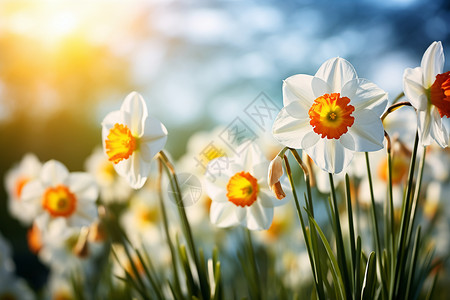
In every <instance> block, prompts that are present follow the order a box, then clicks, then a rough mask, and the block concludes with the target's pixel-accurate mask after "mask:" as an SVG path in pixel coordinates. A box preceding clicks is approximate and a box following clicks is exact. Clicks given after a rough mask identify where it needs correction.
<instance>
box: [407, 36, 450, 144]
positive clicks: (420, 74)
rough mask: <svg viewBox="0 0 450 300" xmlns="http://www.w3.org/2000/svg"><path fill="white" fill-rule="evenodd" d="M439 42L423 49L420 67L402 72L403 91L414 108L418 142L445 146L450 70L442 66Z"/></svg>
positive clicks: (441, 51) (449, 106)
mask: <svg viewBox="0 0 450 300" xmlns="http://www.w3.org/2000/svg"><path fill="white" fill-rule="evenodd" d="M444 63H445V58H444V50H443V49H442V43H441V42H433V43H432V44H431V45H430V46H429V47H428V49H427V51H425V53H424V55H423V57H422V62H421V63H420V67H417V68H414V69H411V68H408V69H406V70H405V72H404V74H403V91H404V92H405V95H406V97H407V98H408V99H409V101H410V102H411V104H412V105H413V106H414V108H415V109H416V110H417V123H418V127H419V128H418V129H419V137H420V143H421V145H422V146H428V145H430V144H431V143H432V142H433V140H435V141H436V142H437V143H438V144H439V146H441V147H442V148H445V147H447V146H448V141H449V126H450V123H449V122H450V121H449V117H450V72H446V73H442V72H443V69H444Z"/></svg>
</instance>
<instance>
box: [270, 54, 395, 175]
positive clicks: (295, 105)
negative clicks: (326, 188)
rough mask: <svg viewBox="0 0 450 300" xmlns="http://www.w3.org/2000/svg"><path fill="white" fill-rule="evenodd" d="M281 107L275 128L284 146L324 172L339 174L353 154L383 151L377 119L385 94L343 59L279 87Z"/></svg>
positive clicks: (385, 101)
mask: <svg viewBox="0 0 450 300" xmlns="http://www.w3.org/2000/svg"><path fill="white" fill-rule="evenodd" d="M283 103H284V107H283V108H282V110H281V111H280V113H279V114H278V116H277V118H276V119H275V122H274V125H273V135H274V137H275V138H276V139H277V140H278V141H279V142H280V143H281V144H283V145H285V146H287V147H291V148H296V149H303V150H304V151H306V153H307V154H308V155H309V156H310V157H311V158H312V159H313V160H314V162H315V163H316V164H317V165H318V166H319V167H320V168H321V169H323V170H324V171H326V172H329V173H340V172H341V171H342V170H343V169H344V168H345V167H346V166H347V165H348V164H349V163H350V162H351V160H352V158H353V154H354V152H369V151H376V150H380V149H382V148H383V138H384V129H383V124H382V122H381V119H380V116H381V114H382V113H383V111H384V109H385V107H386V105H387V94H386V92H384V91H383V90H382V89H380V88H379V87H378V86H376V85H375V84H373V83H371V82H369V81H368V80H366V79H361V78H358V76H357V74H356V71H355V69H354V68H353V66H352V65H351V64H350V63H349V62H348V61H346V60H345V59H342V58H339V57H337V58H333V59H330V60H328V61H326V62H325V63H324V64H322V66H321V67H320V68H319V70H318V71H317V73H316V74H315V75H314V76H310V75H304V74H299V75H294V76H291V77H289V78H287V79H286V80H285V81H284V83H283Z"/></svg>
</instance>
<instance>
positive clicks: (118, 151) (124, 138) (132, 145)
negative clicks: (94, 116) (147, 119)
mask: <svg viewBox="0 0 450 300" xmlns="http://www.w3.org/2000/svg"><path fill="white" fill-rule="evenodd" d="M105 144H106V154H107V155H108V156H109V160H110V161H112V162H113V163H115V164H117V163H119V162H120V161H122V160H124V159H128V158H129V157H130V155H131V154H133V152H134V151H135V150H136V138H135V137H134V136H133V135H132V134H131V131H130V129H129V128H128V127H127V126H126V125H123V124H118V123H116V124H114V127H113V128H111V129H110V130H109V134H108V136H107V138H106V140H105Z"/></svg>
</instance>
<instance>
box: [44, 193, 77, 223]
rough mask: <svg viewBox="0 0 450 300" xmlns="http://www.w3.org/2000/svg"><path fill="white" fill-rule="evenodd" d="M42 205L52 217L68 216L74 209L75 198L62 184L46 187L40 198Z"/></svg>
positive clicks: (75, 204)
mask: <svg viewBox="0 0 450 300" xmlns="http://www.w3.org/2000/svg"><path fill="white" fill-rule="evenodd" d="M42 207H43V208H44V209H45V210H46V211H48V213H49V214H50V215H51V216H52V217H66V218H67V217H70V216H71V215H72V214H73V213H74V212H75V210H76V207H77V198H76V196H75V195H74V194H73V193H72V192H71V191H70V190H69V189H68V188H67V187H66V186H64V185H58V186H56V187H51V188H48V189H47V190H46V191H45V193H44V197H43V199H42Z"/></svg>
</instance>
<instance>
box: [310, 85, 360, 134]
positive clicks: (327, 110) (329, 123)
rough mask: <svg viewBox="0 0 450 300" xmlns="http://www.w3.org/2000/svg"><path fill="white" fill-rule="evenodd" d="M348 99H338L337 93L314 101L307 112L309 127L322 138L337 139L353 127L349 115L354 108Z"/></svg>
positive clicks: (352, 119) (351, 117) (353, 119)
mask: <svg viewBox="0 0 450 300" xmlns="http://www.w3.org/2000/svg"><path fill="white" fill-rule="evenodd" d="M349 103H350V99H349V98H347V97H340V94H339V93H332V94H324V95H323V96H320V97H319V98H317V99H316V100H314V103H313V105H312V106H311V108H310V109H309V111H308V114H309V118H310V122H309V124H311V126H312V127H313V130H314V132H315V133H317V134H319V135H321V137H322V138H328V139H338V138H340V137H341V135H343V134H344V133H346V132H347V131H348V127H351V126H352V125H353V122H354V121H355V118H354V117H353V116H352V115H351V114H352V113H353V111H354V110H355V107H353V106H352V105H350V104H349Z"/></svg>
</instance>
